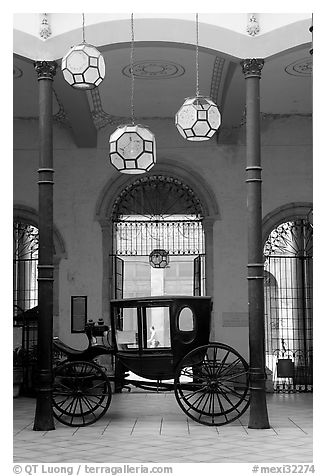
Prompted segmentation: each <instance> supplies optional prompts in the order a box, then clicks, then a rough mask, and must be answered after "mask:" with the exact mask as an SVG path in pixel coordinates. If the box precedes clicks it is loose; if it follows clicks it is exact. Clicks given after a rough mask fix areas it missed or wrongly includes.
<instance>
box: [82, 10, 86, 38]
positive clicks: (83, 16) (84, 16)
mask: <svg viewBox="0 0 326 476" xmlns="http://www.w3.org/2000/svg"><path fill="white" fill-rule="evenodd" d="M82 15H83V43H85V13H82Z"/></svg>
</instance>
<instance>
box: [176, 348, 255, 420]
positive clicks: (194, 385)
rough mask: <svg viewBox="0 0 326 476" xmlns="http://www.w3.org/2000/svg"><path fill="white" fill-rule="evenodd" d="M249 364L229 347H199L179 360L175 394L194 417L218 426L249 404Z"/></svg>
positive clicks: (189, 414) (182, 405)
mask: <svg viewBox="0 0 326 476" xmlns="http://www.w3.org/2000/svg"><path fill="white" fill-rule="evenodd" d="M248 370H249V368H248V364H247V362H246V361H245V360H244V359H243V357H242V356H241V355H240V354H239V353H238V352H237V351H236V350H234V349H232V347H229V346H227V345H225V344H220V343H211V344H208V345H204V346H201V347H198V348H196V349H194V350H192V351H191V352H189V354H187V355H186V356H185V357H184V358H183V359H182V360H181V362H180V363H179V365H178V367H177V369H176V374H175V379H174V393H175V396H176V399H177V402H178V404H179V406H180V407H181V408H182V410H183V411H184V412H185V413H186V414H187V415H188V416H189V417H190V418H192V419H193V420H195V421H197V422H199V423H202V424H204V425H210V426H220V425H225V424H226V423H230V422H232V421H234V420H236V419H237V418H239V417H240V416H241V415H242V414H243V413H244V412H245V411H246V410H247V408H248V406H249V372H248Z"/></svg>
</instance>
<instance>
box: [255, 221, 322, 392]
mask: <svg viewBox="0 0 326 476" xmlns="http://www.w3.org/2000/svg"><path fill="white" fill-rule="evenodd" d="M312 237H313V228H312V225H311V222H310V221H309V220H308V218H307V217H302V218H296V219H294V220H289V221H284V222H283V223H280V224H279V225H277V226H276V227H275V228H274V229H273V230H272V231H271V233H270V234H269V237H268V239H267V240H266V243H265V246H264V258H265V314H266V315H265V329H266V364H267V366H268V367H269V368H270V370H271V371H272V372H273V374H274V384H275V388H276V389H277V388H282V390H284V389H287V390H290V391H293V390H295V389H299V390H306V391H307V390H311V389H312V350H313V334H312V323H313V321H312V252H313V246H312V245H313V243H312ZM280 359H290V361H292V362H293V364H294V365H293V368H294V373H293V372H292V373H293V374H292V375H291V372H290V370H289V375H288V377H287V378H285V377H284V375H285V374H284V372H283V374H282V378H281V376H280V375H278V374H277V367H276V364H277V362H279V361H280ZM291 368H292V364H291V366H290V367H289V369H291ZM283 377H284V378H283Z"/></svg>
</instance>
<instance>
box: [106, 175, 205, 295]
mask: <svg viewBox="0 0 326 476" xmlns="http://www.w3.org/2000/svg"><path fill="white" fill-rule="evenodd" d="M202 220H203V210H202V206H201V203H200V200H199V199H198V198H197V197H196V195H195V193H194V192H193V191H192V190H191V188H190V187H189V186H187V185H186V184H184V183H183V182H182V181H180V180H178V179H176V178H173V177H169V176H165V175H150V176H146V177H143V178H140V179H138V180H135V181H134V182H132V183H131V184H129V185H128V186H127V187H126V188H125V189H124V190H123V192H122V193H121V194H120V195H119V196H118V197H117V199H116V200H115V203H114V205H113V214H112V224H113V237H114V239H113V250H112V256H113V259H114V263H115V266H114V269H115V272H114V275H115V292H114V294H115V297H117V298H118V297H122V296H123V297H132V296H151V295H163V294H185V295H192V294H195V295H199V294H204V293H205V285H204V284H205V272H204V257H205V240H204V231H203V227H202ZM154 250H161V252H162V254H164V256H166V255H167V256H168V259H167V260H165V261H164V262H163V264H162V265H159V264H158V265H157V266H153V263H152V266H151V264H150V259H149V258H150V256H151V254H152V253H153V251H154ZM159 261H160V260H157V263H158V262H159Z"/></svg>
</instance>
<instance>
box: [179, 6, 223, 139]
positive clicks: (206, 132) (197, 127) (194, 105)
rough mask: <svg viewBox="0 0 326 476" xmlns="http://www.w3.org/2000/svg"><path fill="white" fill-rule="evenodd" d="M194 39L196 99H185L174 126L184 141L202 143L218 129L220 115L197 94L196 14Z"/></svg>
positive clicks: (208, 98)
mask: <svg viewBox="0 0 326 476" xmlns="http://www.w3.org/2000/svg"><path fill="white" fill-rule="evenodd" d="M196 38H197V41H196V97H192V98H186V100H185V102H184V103H183V105H182V106H181V108H180V109H179V111H178V112H177V113H176V115H175V125H176V127H177V129H178V131H179V132H180V134H181V135H182V137H183V138H184V139H187V140H190V141H204V140H208V139H210V138H211V137H212V136H213V135H214V134H215V132H216V131H217V129H218V128H219V127H220V124H221V115H220V112H219V110H218V107H217V106H216V104H215V103H214V101H212V99H211V98H210V97H206V96H201V95H200V94H199V68H198V13H196Z"/></svg>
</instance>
